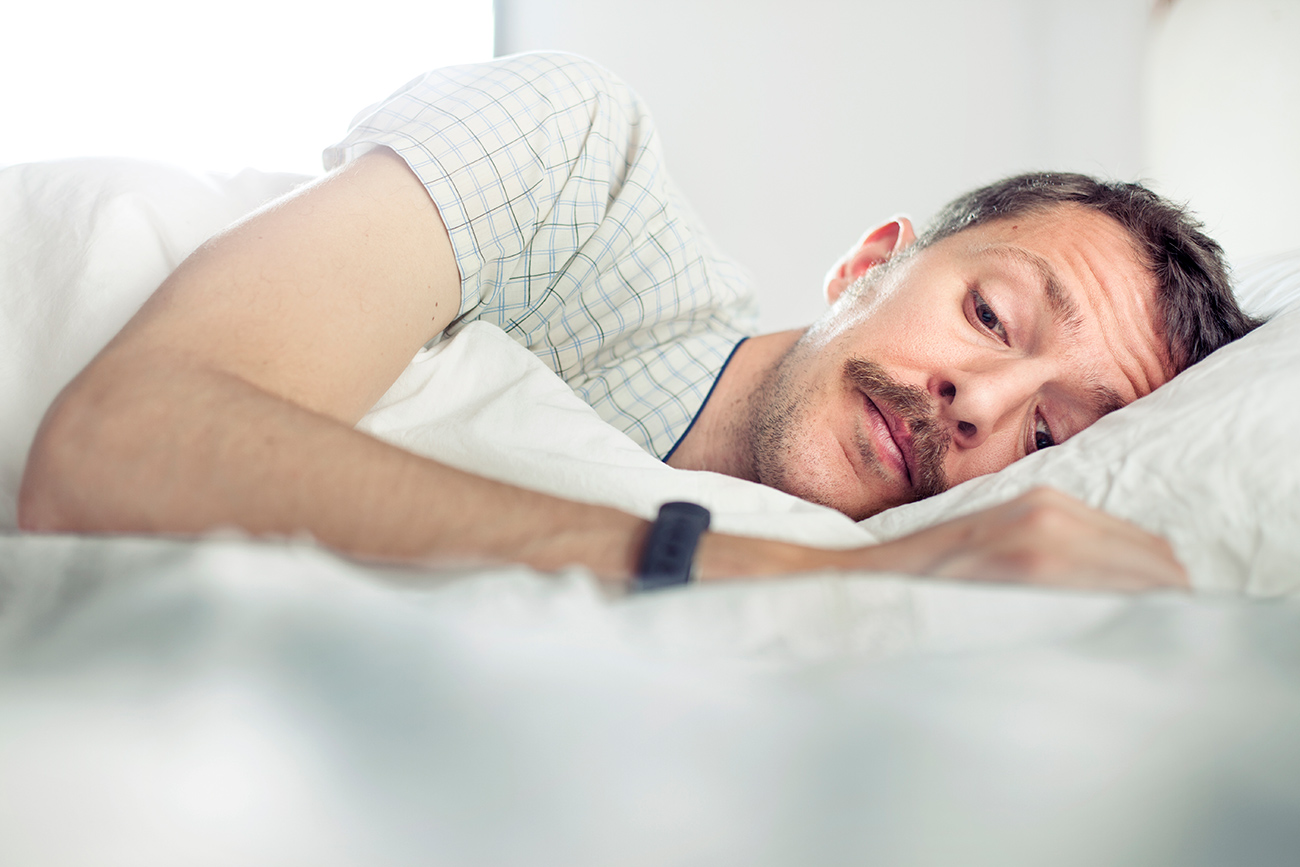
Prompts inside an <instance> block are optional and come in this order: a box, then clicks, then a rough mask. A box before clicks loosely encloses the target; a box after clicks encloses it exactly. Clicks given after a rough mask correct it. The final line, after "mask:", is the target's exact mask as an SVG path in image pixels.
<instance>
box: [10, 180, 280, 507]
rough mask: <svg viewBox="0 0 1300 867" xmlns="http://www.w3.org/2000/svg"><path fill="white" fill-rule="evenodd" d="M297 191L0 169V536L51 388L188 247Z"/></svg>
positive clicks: (248, 183) (54, 390) (272, 185)
mask: <svg viewBox="0 0 1300 867" xmlns="http://www.w3.org/2000/svg"><path fill="white" fill-rule="evenodd" d="M304 180H305V178H303V177H302V176H299V175H287V174H265V173H262V172H254V171H251V170H245V171H242V172H240V173H239V174H237V175H234V176H223V175H198V174H194V173H191V172H188V171H184V170H182V169H178V168H173V167H171V166H165V165H159V164H155V163H146V162H140V161H136V160H123V159H85V160H61V161H57V162H48V163H30V164H26V165H17V166H10V167H8V168H4V169H0V419H3V420H4V423H3V424H0V529H12V528H13V527H14V526H15V521H16V498H17V492H18V484H19V482H20V480H21V478H22V471H23V464H24V463H25V462H26V459H27V451H28V449H29V448H30V447H31V442H32V437H33V436H34V435H35V433H36V427H37V425H38V424H39V423H40V420H41V417H42V416H43V415H44V414H45V410H46V408H47V407H48V406H49V405H50V403H51V402H52V401H53V400H54V397H55V395H57V394H58V393H59V391H60V389H62V388H63V386H64V385H66V384H67V383H68V381H69V380H71V379H72V377H73V376H75V375H76V374H77V373H78V372H79V371H80V370H81V368H83V367H85V366H86V364H87V362H89V361H90V359H91V358H92V357H93V356H94V355H95V353H97V352H98V351H99V350H100V349H101V348H103V346H104V345H105V344H106V343H108V341H109V339H110V338H111V337H112V336H113V335H114V334H116V333H117V332H118V330H120V329H121V327H122V326H123V325H124V324H126V321H127V319H129V318H131V315H132V314H134V313H135V311H136V310H137V309H138V308H139V307H140V305H141V304H143V303H144V300H145V299H146V298H147V297H149V294H150V293H151V292H153V290H154V289H156V288H158V284H159V283H161V282H162V281H163V279H164V278H165V277H166V276H167V275H168V274H169V273H171V271H172V269H174V268H175V267H176V266H177V265H178V264H180V262H181V260H182V259H184V258H185V257H186V256H188V255H189V254H190V252H191V251H192V250H193V249H194V248H195V247H197V246H198V245H199V244H201V243H203V241H204V240H206V239H207V238H209V237H211V236H212V235H214V234H216V233H217V232H218V231H220V230H221V229H223V228H225V227H226V226H227V225H229V224H230V223H232V222H234V221H235V220H237V219H239V218H240V217H241V216H243V215H244V214H246V213H248V212H249V211H251V210H253V209H254V208H256V207H257V206H258V205H261V204H262V203H263V202H266V201H268V200H269V199H272V198H275V197H276V196H279V195H281V194H282V193H285V192H287V191H288V190H290V189H292V188H293V187H294V186H296V185H297V184H299V183H301V182H303V181H304Z"/></svg>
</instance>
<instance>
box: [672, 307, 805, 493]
mask: <svg viewBox="0 0 1300 867" xmlns="http://www.w3.org/2000/svg"><path fill="white" fill-rule="evenodd" d="M802 335H803V329H796V330H794V331H778V332H776V333H775V334H761V335H759V336H758V337H751V338H749V339H748V340H746V341H745V342H744V343H742V344H741V345H740V346H739V347H738V348H737V349H736V352H735V354H734V355H732V356H731V362H730V363H729V364H728V365H727V368H726V370H724V371H722V376H721V377H719V378H718V382H717V385H715V386H714V388H713V394H711V395H710V396H709V399H708V402H707V403H705V404H704V406H703V407H702V408H701V409H700V412H699V414H698V415H697V416H696V417H695V424H694V425H693V426H692V427H691V429H690V432H689V433H687V434H686V436H685V437H684V438H683V439H682V441H681V443H679V444H678V446H677V450H676V451H674V452H673V454H672V456H671V457H670V458H669V459H668V465H669V466H670V467H676V468H677V469H680V470H710V471H712V472H715V473H723V474H725V475H728V476H735V477H737V478H740V479H748V480H749V481H758V478H757V474H756V472H755V469H754V454H753V449H752V447H751V443H750V438H749V429H750V424H749V419H750V412H751V410H750V405H751V400H752V398H753V394H754V392H755V391H757V390H758V389H759V388H761V387H762V385H763V383H764V381H765V380H766V378H767V375H768V373H769V372H770V371H771V370H772V368H773V367H774V366H775V365H776V363H777V362H778V361H780V360H781V357H782V356H784V355H785V353H786V352H787V351H788V350H789V349H790V347H791V346H794V344H795V341H797V340H798V339H799V338H800V337H801V336H802Z"/></svg>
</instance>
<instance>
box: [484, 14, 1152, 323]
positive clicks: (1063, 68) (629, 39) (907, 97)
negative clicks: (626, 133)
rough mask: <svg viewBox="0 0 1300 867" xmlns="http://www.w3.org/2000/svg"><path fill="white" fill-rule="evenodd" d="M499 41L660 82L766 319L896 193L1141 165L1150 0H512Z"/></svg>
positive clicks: (1125, 173) (713, 220)
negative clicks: (559, 52) (1018, 175)
mask: <svg viewBox="0 0 1300 867" xmlns="http://www.w3.org/2000/svg"><path fill="white" fill-rule="evenodd" d="M496 5H497V41H496V45H497V53H498V54H505V53H512V52H515V51H522V50H528V49H537V48H557V49H564V50H569V51H575V52H578V53H581V54H585V55H587V56H589V57H592V58H593V59H595V60H598V61H600V62H602V63H603V64H605V65H606V66H608V67H610V68H611V69H613V70H614V71H615V72H617V73H619V74H620V75H621V76H622V77H623V78H624V79H626V80H627V81H628V82H629V83H630V84H631V85H632V86H633V88H634V89H636V90H637V91H638V92H639V93H641V94H642V96H644V97H645V98H646V100H647V101H648V102H649V104H650V106H651V108H652V109H653V111H654V114H655V117H656V120H657V121H658V124H659V126H660V129H661V132H662V135H663V140H664V142H665V143H666V149H667V156H668V165H669V167H670V168H671V170H672V172H673V175H674V177H675V178H676V180H677V182H678V184H679V185H680V186H681V187H682V188H683V189H684V190H685V192H686V194H687V196H688V198H690V200H691V201H692V203H693V204H694V205H695V208H696V210H697V211H698V212H699V213H700V215H701V217H702V218H703V220H704V222H705V225H706V226H708V227H709V229H710V231H711V233H712V234H713V236H714V237H715V239H716V240H717V241H718V242H719V245H720V246H721V247H722V249H724V250H726V251H727V252H728V253H730V254H731V255H732V256H734V257H735V258H737V259H738V260H739V261H740V262H741V263H742V264H744V265H745V266H746V267H748V268H749V269H750V270H751V271H752V272H753V273H754V276H755V278H756V282H757V284H758V286H759V289H760V292H761V293H762V306H763V311H764V322H763V324H764V326H765V327H767V328H778V327H788V326H790V325H794V324H802V323H806V322H808V321H810V320H811V319H813V318H815V317H816V316H817V315H818V313H819V312H820V311H821V309H822V302H821V297H820V291H821V280H822V276H823V275H824V273H825V271H826V269H827V267H828V266H829V265H830V264H831V262H832V261H834V260H835V259H836V258H837V257H838V256H839V255H840V254H841V253H842V252H843V251H844V250H845V249H847V248H848V247H849V245H850V244H851V243H852V242H853V241H854V240H855V239H856V238H857V237H858V235H860V234H861V232H862V231H863V230H864V229H866V228H867V227H868V226H869V225H871V224H873V223H875V222H878V221H880V220H883V219H884V218H887V217H888V216H890V215H891V214H893V213H895V212H897V211H904V212H907V213H909V214H910V215H911V216H913V217H914V218H917V219H920V220H924V219H925V218H927V217H928V216H929V215H930V214H932V213H933V212H934V211H935V210H937V209H938V208H939V207H940V206H941V205H942V204H943V203H944V202H945V201H946V200H948V199H949V198H951V197H952V196H953V195H955V194H957V193H958V192H961V191H963V190H965V189H967V188H969V187H972V186H975V185H977V184H980V183H983V182H987V181H990V180H993V179H995V178H997V177H1000V176H1002V175H1005V174H1010V173H1014V172H1018V171H1022V170H1026V169H1033V168H1064V169H1071V170H1080V171H1087V172H1092V173H1100V174H1103V175H1109V176H1114V177H1118V178H1123V179H1131V178H1133V177H1135V176H1136V175H1137V173H1138V171H1139V167H1140V160H1141V156H1140V154H1141V146H1140V141H1139V128H1140V122H1139V116H1138V112H1139V104H1140V90H1139V87H1138V77H1139V73H1140V70H1141V58H1142V49H1143V43H1144V39H1145V37H1146V30H1147V21H1148V7H1149V0H1086V2H1085V0H911V2H900V0H798V2H789V0H653V2H651V0H496Z"/></svg>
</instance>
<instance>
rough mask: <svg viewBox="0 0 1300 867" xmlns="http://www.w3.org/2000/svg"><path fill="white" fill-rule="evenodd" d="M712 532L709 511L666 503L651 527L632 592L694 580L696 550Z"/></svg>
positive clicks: (681, 504)
mask: <svg viewBox="0 0 1300 867" xmlns="http://www.w3.org/2000/svg"><path fill="white" fill-rule="evenodd" d="M707 529H709V510H708V509H706V508H704V507H703V506H698V505H696V504H695V503H664V504H663V505H662V506H660V507H659V517H658V518H656V519H655V522H654V524H653V525H652V526H651V527H650V537H649V538H648V539H647V540H646V543H645V550H644V551H642V552H641V562H640V564H639V565H638V566H637V570H636V578H635V579H634V581H633V583H632V589H633V590H635V591H636V592H638V593H640V592H642V591H645V590H659V589H661V588H664V587H675V586H677V585H679V584H685V583H687V582H688V581H690V580H691V566H692V565H693V564H694V562H695V546H696V545H697V544H699V541H700V536H702V535H704V531H705V530H707Z"/></svg>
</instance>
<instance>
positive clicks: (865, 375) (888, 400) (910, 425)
mask: <svg viewBox="0 0 1300 867" xmlns="http://www.w3.org/2000/svg"><path fill="white" fill-rule="evenodd" d="M844 373H845V374H846V375H847V376H848V377H849V379H851V380H853V382H854V383H856V384H857V385H858V387H859V388H861V389H862V390H863V391H865V392H867V394H869V395H870V396H871V399H872V401H874V402H875V403H877V404H879V403H884V404H885V406H886V407H887V408H888V409H889V411H890V412H892V413H893V414H894V415H896V416H898V417H899V418H900V419H902V420H903V423H904V424H906V425H907V429H908V430H909V431H910V432H911V434H912V455H913V458H914V466H913V467H912V488H913V493H914V494H915V495H916V499H918V500H922V499H925V498H926V497H933V496H934V495H935V494H937V493H940V492H941V491H946V490H947V489H948V477H947V476H946V475H945V474H944V472H943V458H944V455H946V454H947V453H948V446H949V445H951V444H952V432H951V431H950V430H948V428H947V426H945V425H944V424H942V423H941V422H940V421H939V417H938V415H937V413H936V411H935V405H934V401H933V400H931V399H930V395H929V393H928V392H926V390H925V389H923V388H917V387H916V386H913V385H907V384H905V383H902V382H899V381H898V380H896V379H894V378H893V377H891V376H890V375H889V374H888V373H886V372H885V369H884V368H883V367H881V366H880V365H879V364H876V363H875V362H874V361H868V360H867V359H865V358H850V359H849V360H848V361H846V362H844Z"/></svg>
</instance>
